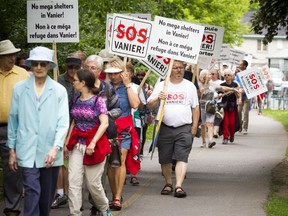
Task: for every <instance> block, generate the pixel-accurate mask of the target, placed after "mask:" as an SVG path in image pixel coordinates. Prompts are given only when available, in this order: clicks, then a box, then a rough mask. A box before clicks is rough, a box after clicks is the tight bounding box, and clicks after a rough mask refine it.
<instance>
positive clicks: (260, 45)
mask: <svg viewBox="0 0 288 216" xmlns="http://www.w3.org/2000/svg"><path fill="white" fill-rule="evenodd" d="M267 50H268V45H264V44H263V43H262V40H257V51H267Z"/></svg>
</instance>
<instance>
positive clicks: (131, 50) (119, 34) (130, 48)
mask: <svg viewBox="0 0 288 216" xmlns="http://www.w3.org/2000/svg"><path fill="white" fill-rule="evenodd" d="M151 29H152V22H151V21H148V20H143V19H138V18H133V17H130V16H125V15H121V14H114V15H113V21H112V30H111V44H110V47H109V51H110V52H111V53H114V54H116V55H121V56H127V57H131V58H136V59H145V58H147V56H148V46H149V42H150V35H151Z"/></svg>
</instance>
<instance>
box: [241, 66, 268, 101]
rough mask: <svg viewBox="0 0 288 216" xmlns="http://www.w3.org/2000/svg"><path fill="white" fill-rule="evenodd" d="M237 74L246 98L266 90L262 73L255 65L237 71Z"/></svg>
mask: <svg viewBox="0 0 288 216" xmlns="http://www.w3.org/2000/svg"><path fill="white" fill-rule="evenodd" d="M237 75H238V76H239V78H240V80H241V83H242V87H243V89H244V91H245V93H246V95H247V98H248V99H250V98H252V97H255V96H257V95H259V94H261V93H264V92H266V91H267V87H266V85H265V84H264V75H263V73H262V71H260V70H259V69H258V68H257V67H253V68H250V69H248V70H245V71H242V72H239V73H237Z"/></svg>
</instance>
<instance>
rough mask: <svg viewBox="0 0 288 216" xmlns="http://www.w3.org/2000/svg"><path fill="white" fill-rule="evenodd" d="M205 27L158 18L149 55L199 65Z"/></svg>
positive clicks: (154, 25) (154, 26)
mask: <svg viewBox="0 0 288 216" xmlns="http://www.w3.org/2000/svg"><path fill="white" fill-rule="evenodd" d="M203 33H204V26H200V25H196V24H192V23H188V22H181V21H178V20H173V19H168V18H165V17H159V16H156V17H155V20H154V24H153V29H152V34H151V39H150V40H151V41H150V45H149V54H153V55H156V56H164V57H168V58H173V59H177V60H181V61H185V62H189V63H194V64H196V63H197V60H198V57H199V51H200V46H201V41H202V37H203Z"/></svg>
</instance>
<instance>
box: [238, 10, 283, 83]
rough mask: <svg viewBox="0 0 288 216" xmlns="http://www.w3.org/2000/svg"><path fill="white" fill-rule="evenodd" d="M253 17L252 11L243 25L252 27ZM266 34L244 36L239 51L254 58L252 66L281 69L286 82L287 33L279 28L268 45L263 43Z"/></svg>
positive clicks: (244, 18) (243, 21)
mask: <svg viewBox="0 0 288 216" xmlns="http://www.w3.org/2000/svg"><path fill="white" fill-rule="evenodd" d="M252 15H253V12H251V11H250V12H248V13H246V14H245V15H244V17H243V19H242V23H245V24H247V25H248V26H251V22H250V20H251V18H252ZM265 33H266V31H265V30H263V34H262V35H259V34H255V33H254V32H250V33H249V34H247V35H243V38H244V42H243V44H242V45H241V46H240V47H238V49H239V50H241V51H244V52H245V53H246V54H250V55H252V56H253V60H252V63H251V66H263V65H269V67H275V68H279V69H280V70H282V71H283V72H284V73H285V75H286V80H288V40H287V38H286V31H285V29H284V28H279V31H278V35H277V36H275V37H274V38H273V41H272V42H271V43H268V45H264V44H263V43H262V39H263V38H264V34H265Z"/></svg>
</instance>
